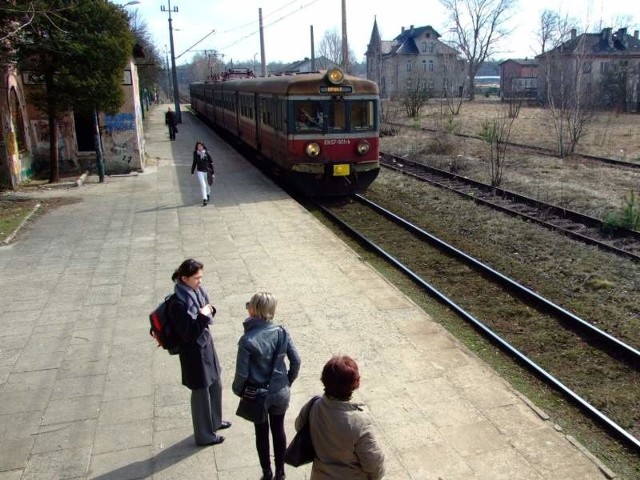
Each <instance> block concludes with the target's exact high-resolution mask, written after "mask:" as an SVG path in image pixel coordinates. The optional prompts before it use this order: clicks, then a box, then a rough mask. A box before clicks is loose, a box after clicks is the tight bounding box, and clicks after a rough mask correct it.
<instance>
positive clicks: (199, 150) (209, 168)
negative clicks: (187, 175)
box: [191, 142, 216, 206]
mask: <svg viewBox="0 0 640 480" xmlns="http://www.w3.org/2000/svg"><path fill="white" fill-rule="evenodd" d="M194 173H195V174H196V175H197V177H198V183H199V184H200V195H201V196H202V206H206V205H207V203H208V202H209V200H211V184H212V183H213V179H214V178H215V177H216V176H215V170H214V166H213V159H212V158H211V155H210V154H209V152H208V151H207V147H206V146H205V145H204V143H203V142H196V146H195V148H194V149H193V163H192V164H191V175H193V174H194Z"/></svg>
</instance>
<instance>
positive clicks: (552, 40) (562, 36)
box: [535, 10, 577, 53]
mask: <svg viewBox="0 0 640 480" xmlns="http://www.w3.org/2000/svg"><path fill="white" fill-rule="evenodd" d="M538 21H539V23H538V30H537V31H536V32H535V35H536V37H537V42H538V45H539V46H540V49H539V50H537V52H536V53H544V52H546V51H548V50H551V49H553V48H555V47H557V46H559V45H560V44H561V43H562V42H564V41H565V40H566V39H567V38H568V37H569V35H570V34H571V31H572V30H574V26H575V25H576V24H577V20H575V19H573V18H571V17H569V16H568V15H565V16H564V17H563V16H562V15H561V14H560V13H559V12H555V11H553V10H543V11H542V13H540V18H539V19H538ZM574 32H575V30H574Z"/></svg>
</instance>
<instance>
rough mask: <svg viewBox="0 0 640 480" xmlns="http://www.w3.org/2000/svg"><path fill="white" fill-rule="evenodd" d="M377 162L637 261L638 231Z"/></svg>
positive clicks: (386, 157)
mask: <svg viewBox="0 0 640 480" xmlns="http://www.w3.org/2000/svg"><path fill="white" fill-rule="evenodd" d="M380 164H381V165H384V166H385V167H387V168H390V169H393V170H396V171H399V172H402V173H404V174H407V175H410V176H412V177H414V178H417V179H419V180H421V181H425V182H429V183H430V184H432V185H436V186H438V187H442V188H446V189H448V190H451V191H453V192H455V193H458V194H459V195H462V196H464V197H466V198H468V199H470V200H473V201H474V202H476V203H479V204H482V205H486V206H489V207H491V208H494V209H497V210H500V211H502V212H505V213H508V214H510V215H514V216H518V217H521V218H524V219H526V220H528V221H531V222H535V223H538V224H540V225H543V226H545V227H547V228H549V229H552V230H555V231H558V232H560V233H562V234H564V235H567V236H569V237H572V238H574V239H577V240H579V241H581V242H584V243H587V244H589V245H595V246H597V247H598V248H601V249H603V250H607V251H610V252H613V253H616V254H618V255H622V256H625V257H628V258H632V259H634V260H636V261H640V232H636V231H634V230H628V229H621V228H620V229H617V230H616V232H614V233H612V234H607V233H605V226H604V224H603V222H602V221H601V220H599V219H597V218H593V217H590V216H588V215H584V214H581V213H578V212H575V211H572V210H569V209H566V208H562V207H558V206H556V205H551V204H548V203H544V202H540V201H538V200H534V199H532V198H529V197H526V196H524V195H519V194H517V193H514V192H510V191H508V190H504V189H501V188H493V187H491V185H487V184H485V183H481V182H477V181H475V180H471V179H469V178H465V177H462V176H460V175H455V174H452V173H449V172H446V171H444V170H440V169H437V168H434V167H430V166H427V165H423V164H421V163H418V162H414V161H411V160H406V159H404V158H400V157H397V156H394V155H391V154H388V153H382V154H381V157H380Z"/></svg>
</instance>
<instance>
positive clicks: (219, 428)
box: [218, 420, 231, 430]
mask: <svg viewBox="0 0 640 480" xmlns="http://www.w3.org/2000/svg"><path fill="white" fill-rule="evenodd" d="M230 426H231V422H227V421H226V420H223V421H222V422H221V423H220V426H219V427H218V430H224V429H225V428H229V427H230Z"/></svg>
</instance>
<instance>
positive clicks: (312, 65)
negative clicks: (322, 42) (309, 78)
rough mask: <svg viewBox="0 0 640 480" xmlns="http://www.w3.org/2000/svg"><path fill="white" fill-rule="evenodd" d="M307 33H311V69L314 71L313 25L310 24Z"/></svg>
mask: <svg viewBox="0 0 640 480" xmlns="http://www.w3.org/2000/svg"><path fill="white" fill-rule="evenodd" d="M309 34H310V35H311V70H312V71H313V72H315V71H316V47H315V46H314V45H315V44H314V40H313V25H311V26H310V31H309Z"/></svg>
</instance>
